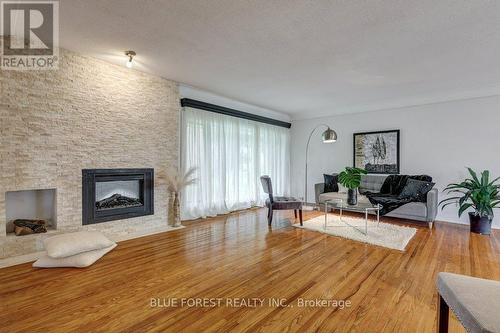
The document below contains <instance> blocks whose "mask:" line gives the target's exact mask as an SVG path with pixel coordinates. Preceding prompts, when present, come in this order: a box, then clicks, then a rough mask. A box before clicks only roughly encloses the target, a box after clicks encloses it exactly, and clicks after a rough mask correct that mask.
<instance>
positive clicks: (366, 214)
mask: <svg viewBox="0 0 500 333" xmlns="http://www.w3.org/2000/svg"><path fill="white" fill-rule="evenodd" d="M365 235H368V209H365Z"/></svg>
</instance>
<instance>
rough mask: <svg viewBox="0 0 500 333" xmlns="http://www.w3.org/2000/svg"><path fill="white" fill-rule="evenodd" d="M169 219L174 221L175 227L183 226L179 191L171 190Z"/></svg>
mask: <svg viewBox="0 0 500 333" xmlns="http://www.w3.org/2000/svg"><path fill="white" fill-rule="evenodd" d="M168 217H169V221H172V226H173V227H180V226H181V205H180V200H179V193H176V192H170V207H169V214H168Z"/></svg>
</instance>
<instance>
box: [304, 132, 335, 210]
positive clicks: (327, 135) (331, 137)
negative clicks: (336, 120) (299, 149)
mask: <svg viewBox="0 0 500 333" xmlns="http://www.w3.org/2000/svg"><path fill="white" fill-rule="evenodd" d="M320 127H326V130H325V131H324V132H323V134H322V135H321V138H322V140H323V143H334V142H336V141H337V133H335V131H334V130H332V129H331V128H330V126H328V125H325V124H320V125H318V126H316V127H315V128H314V129H313V130H312V131H311V134H309V138H308V139H307V145H306V179H305V188H304V203H305V204H306V205H307V204H308V203H307V162H308V158H307V157H308V155H309V143H310V142H311V137H312V135H313V134H314V132H315V131H316V130H317V129H318V128H320Z"/></svg>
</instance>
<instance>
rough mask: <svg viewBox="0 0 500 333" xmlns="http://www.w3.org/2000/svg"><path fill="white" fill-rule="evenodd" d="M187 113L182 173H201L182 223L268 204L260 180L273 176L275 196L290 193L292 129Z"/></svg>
mask: <svg viewBox="0 0 500 333" xmlns="http://www.w3.org/2000/svg"><path fill="white" fill-rule="evenodd" d="M182 112H183V115H182V138H181V156H182V169H183V171H184V172H185V171H186V170H188V169H189V168H190V167H193V166H194V167H197V168H198V171H197V174H196V177H197V178H198V182H197V183H196V184H195V185H191V186H189V187H187V188H186V189H185V190H184V192H183V194H182V201H181V218H182V219H183V220H187V219H195V218H198V217H205V216H215V215H217V214H225V213H228V212H231V211H234V210H238V209H244V208H249V207H252V206H261V205H263V204H264V201H265V199H266V195H265V194H264V192H263V191H262V187H261V184H260V180H259V177H260V176H261V175H269V176H270V177H271V179H272V181H273V187H274V192H275V194H276V195H288V194H289V190H290V188H289V182H290V180H289V177H290V133H289V130H288V129H287V128H283V127H278V126H273V125H267V124H263V123H259V122H255V121H250V120H245V119H241V118H236V117H231V116H225V115H222V114H218V113H213V112H208V111H203V110H197V109H193V108H188V107H186V108H184V109H183V111H182Z"/></svg>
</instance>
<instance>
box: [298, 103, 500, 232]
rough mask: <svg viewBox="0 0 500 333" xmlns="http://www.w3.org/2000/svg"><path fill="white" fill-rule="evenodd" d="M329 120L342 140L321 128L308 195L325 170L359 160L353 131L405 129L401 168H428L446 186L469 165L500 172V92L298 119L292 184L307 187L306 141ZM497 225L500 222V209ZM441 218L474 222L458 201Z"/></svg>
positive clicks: (413, 170)
mask: <svg viewBox="0 0 500 333" xmlns="http://www.w3.org/2000/svg"><path fill="white" fill-rule="evenodd" d="M321 123H325V124H328V125H330V126H331V128H333V129H334V130H335V131H336V132H337V134H338V141H337V142H336V143H333V144H323V143H322V142H321V133H322V131H323V129H318V130H317V132H316V133H315V134H314V135H313V138H312V139H311V145H310V151H309V172H308V174H309V177H308V196H309V200H310V201H313V200H314V199H313V198H314V184H315V183H318V182H322V181H323V173H332V172H338V171H339V170H341V169H343V167H345V166H352V163H353V151H352V150H353V133H355V132H368V131H376V130H389V129H400V130H401V173H402V174H428V175H431V176H432V177H433V179H434V181H435V182H436V187H437V188H438V189H439V190H440V199H442V198H443V197H444V195H443V193H442V192H441V190H442V189H443V188H444V187H445V186H446V185H447V184H448V183H450V182H457V181H460V180H462V179H464V177H465V176H466V175H467V170H466V169H465V167H466V166H470V167H472V168H473V169H476V170H483V169H488V170H490V172H491V174H492V176H496V177H500V136H499V133H500V96H496V97H487V98H480V99H469V100H462V101H453V102H445V103H437V104H429V105H421V106H413V107H406V108H399V109H391V110H383V111H374V112H366V113H359V114H351V115H339V116H332V117H325V118H316V119H307V120H295V121H293V122H292V133H291V134H292V148H291V160H292V166H291V175H292V177H291V181H292V184H291V190H292V193H293V194H294V195H300V196H303V193H304V175H305V172H304V164H305V156H304V155H305V146H306V141H307V137H308V135H309V133H310V131H311V130H312V129H313V128H314V127H315V126H316V125H317V124H321ZM496 213H497V214H496V215H497V217H496V218H495V221H494V226H495V227H496V228H500V210H497V212H496ZM437 219H438V220H441V221H449V222H458V223H468V219H467V216H466V214H465V215H463V216H462V218H461V219H459V218H458V215H457V209H456V207H454V206H453V205H451V206H448V207H447V208H445V210H444V211H441V209H440V210H439V215H438V217H437Z"/></svg>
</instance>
